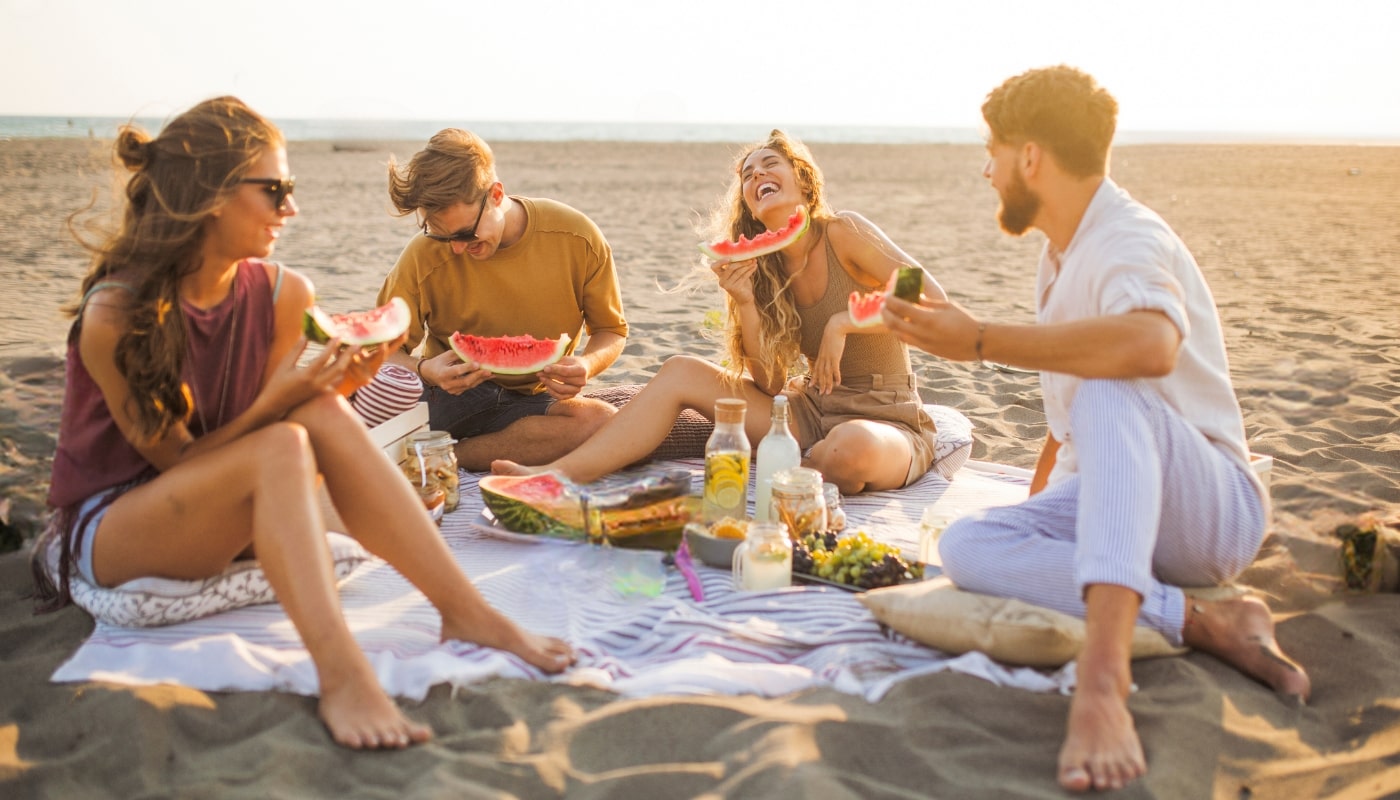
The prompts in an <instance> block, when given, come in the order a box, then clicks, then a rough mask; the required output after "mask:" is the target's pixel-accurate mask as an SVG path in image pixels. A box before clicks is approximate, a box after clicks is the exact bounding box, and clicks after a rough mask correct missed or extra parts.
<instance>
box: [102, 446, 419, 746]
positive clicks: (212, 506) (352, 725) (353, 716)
mask: <svg viewBox="0 0 1400 800" xmlns="http://www.w3.org/2000/svg"><path fill="white" fill-rule="evenodd" d="M315 477H316V463H315V459H314V457H313V454H312V452H311V448H310V446H309V444H308V441H307V437H306V432H305V431H304V430H303V429H302V428H300V427H298V426H296V425H288V424H285V423H279V424H275V425H270V426H268V427H266V428H263V429H262V430H259V431H256V432H254V433H250V434H248V435H247V436H244V437H242V438H241V439H239V440H237V441H235V442H232V443H230V444H229V445H227V446H226V447H222V448H219V449H218V450H216V451H213V452H210V453H207V454H205V455H202V456H200V457H198V458H195V459H192V460H191V461H189V462H187V463H185V464H181V465H179V466H177V467H175V468H174V469H171V470H169V471H168V472H166V473H164V474H162V475H161V476H159V477H157V478H156V479H155V480H153V481H151V482H150V483H147V484H144V485H142V486H139V487H137V488H135V489H133V490H131V491H130V492H127V493H126V494H125V495H123V496H122V497H121V498H119V499H118V500H117V501H116V502H114V503H113V505H112V507H111V509H110V510H109V511H108V512H107V515H106V517H104V519H103V521H102V524H101V525H100V526H99V529H98V533H97V536H96V537H95V539H94V542H93V567H94V571H95V572H96V573H97V577H98V579H99V580H100V581H101V582H102V583H103V584H105V585H115V584H118V583H121V582H124V581H126V580H130V579H132V578H136V577H141V576H160V577H171V578H184V579H195V578H204V577H209V576H211V575H215V574H218V573H219V572H220V571H222V570H223V569H224V568H225V567H227V566H228V564H229V563H230V562H232V560H233V559H234V558H235V557H236V556H237V555H238V554H239V553H240V552H242V551H243V550H245V549H246V548H247V546H248V545H249V544H250V543H251V544H252V545H253V547H254V549H255V550H256V551H257V554H258V559H259V561H260V563H261V565H262V568H263V571H264V572H265V573H266V575H267V579H268V583H269V584H270V585H271V586H272V588H273V591H275V592H276V594H277V599H278V601H279V602H280V603H281V604H282V607H283V608H284V609H285V610H286V612H287V616H288V618H290V619H291V621H292V624H293V625H294V626H295V627H296V629H297V632H298V634H300V636H301V638H302V642H303V643H304V644H305V645H306V649H307V652H308V653H310V655H311V659H312V661H313V662H314V663H315V665H316V671H317V676H318V678H319V681H320V695H321V699H320V704H319V708H318V711H319V714H320V716H321V719H322V720H323V721H324V722H325V724H326V727H327V728H328V729H329V730H330V733H331V736H332V738H334V739H335V741H336V742H338V743H340V744H343V745H346V746H348V747H355V748H359V747H404V746H407V745H409V744H411V743H413V742H421V741H425V740H427V739H428V738H429V737H430V735H431V734H430V731H429V730H428V729H427V728H426V727H424V726H421V725H417V724H415V723H413V722H412V721H410V720H409V719H408V718H407V717H405V716H404V715H403V712H402V711H400V710H399V708H398V706H396V705H395V704H394V702H393V700H391V699H390V698H389V696H388V695H386V694H385V693H384V691H383V689H382V688H381V687H380V685H379V682H378V679H377V678H376V677H375V674H374V671H373V669H372V668H371V666H370V664H369V660H368V659H367V658H366V657H365V655H364V652H363V651H361V650H360V647H359V644H358V643H357V642H356V641H355V639H354V637H353V636H352V635H351V633H350V629H349V627H348V626H347V625H346V624H345V617H344V615H343V613H342V611H341V607H340V598H339V595H338V593H337V591H336V586H335V579H334V573H333V571H332V564H331V556H330V549H329V547H328V546H327V544H326V539H325V535H324V530H325V528H324V526H323V524H322V522H321V517H320V510H319V509H318V508H317V506H316V504H315V493H314V486H315Z"/></svg>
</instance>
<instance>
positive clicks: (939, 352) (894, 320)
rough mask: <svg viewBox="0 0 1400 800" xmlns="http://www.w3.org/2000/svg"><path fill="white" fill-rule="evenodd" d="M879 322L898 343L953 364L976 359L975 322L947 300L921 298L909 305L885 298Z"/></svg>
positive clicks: (889, 296)
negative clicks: (900, 342) (903, 343)
mask: <svg viewBox="0 0 1400 800" xmlns="http://www.w3.org/2000/svg"><path fill="white" fill-rule="evenodd" d="M880 319H881V320H882V321H884V323H885V327H886V328H889V329H890V332H891V333H893V334H894V335H895V336H897V337H899V339H900V341H902V342H905V343H906V344H910V345H913V346H914V347H917V348H919V349H920V350H923V351H924V352H926V353H929V354H931V355H935V356H940V357H942V358H949V359H953V360H955V361H972V360H974V359H976V358H977V325H978V323H977V320H976V319H974V318H973V317H972V315H971V314H969V313H967V311H965V310H964V309H963V308H962V306H959V305H958V304H957V303H954V302H952V301H951V300H935V299H933V298H931V297H929V296H927V295H924V296H922V297H920V298H919V302H918V303H910V302H907V301H905V300H900V299H899V298H898V297H895V296H894V295H892V294H891V295H886V296H885V306H884V308H883V309H881V311H880Z"/></svg>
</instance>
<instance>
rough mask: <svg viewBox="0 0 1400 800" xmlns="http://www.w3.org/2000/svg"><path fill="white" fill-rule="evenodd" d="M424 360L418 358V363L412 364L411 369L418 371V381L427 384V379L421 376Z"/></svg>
mask: <svg viewBox="0 0 1400 800" xmlns="http://www.w3.org/2000/svg"><path fill="white" fill-rule="evenodd" d="M424 360H425V359H422V358H420V359H418V363H417V364H415V365H414V366H413V371H414V372H416V373H418V381H419V382H420V383H422V384H423V385H424V386H427V385H428V379H427V378H424V377H423V361H424Z"/></svg>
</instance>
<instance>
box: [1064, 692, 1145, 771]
mask: <svg viewBox="0 0 1400 800" xmlns="http://www.w3.org/2000/svg"><path fill="white" fill-rule="evenodd" d="M1146 773H1147V759H1146V757H1144V756H1143V754H1142V743H1141V742H1140V741H1139V740H1138V735H1137V729H1136V728H1135V727H1134V726H1133V718H1132V715H1131V714H1129V713H1128V703H1127V701H1126V700H1124V699H1123V698H1122V697H1120V696H1119V695H1118V694H1117V693H1116V692H1112V691H1098V690H1093V689H1089V688H1087V687H1084V686H1079V687H1078V688H1076V689H1075V691H1074V699H1073V700H1072V701H1071V702H1070V706H1069V722H1068V724H1067V725H1066V732H1065V743H1064V745H1062V746H1061V747H1060V761H1059V780H1060V785H1061V786H1063V787H1065V788H1066V789H1069V790H1070V791H1072V792H1084V791H1088V790H1089V789H1121V788H1122V787H1124V786H1127V785H1128V784H1129V783H1130V782H1132V781H1134V780H1136V779H1137V778H1140V777H1142V776H1143V775H1144V774H1146Z"/></svg>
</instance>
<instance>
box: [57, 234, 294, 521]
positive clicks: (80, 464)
mask: <svg viewBox="0 0 1400 800" xmlns="http://www.w3.org/2000/svg"><path fill="white" fill-rule="evenodd" d="M277 269H278V273H277V275H278V282H279V283H280V282H281V267H280V266H278V268H277ZM111 286H122V287H125V288H128V289H132V288H134V287H132V286H131V285H130V284H128V283H123V282H121V281H110V282H106V283H103V284H99V285H98V286H95V287H94V288H93V290H92V291H90V292H88V295H89V296H91V294H92V293H93V291H97V290H98V289H102V288H108V287H111ZM274 291H275V290H274V287H273V286H272V284H271V282H270V281H268V278H267V269H266V268H265V266H264V264H263V262H261V261H254V260H248V261H243V262H241V263H240V264H239V265H238V274H237V275H236V276H235V278H234V282H233V291H231V292H229V295H228V297H226V298H224V300H223V301H222V302H220V303H219V304H218V305H216V306H214V307H212V308H208V309H199V308H195V307H194V306H192V305H190V304H188V303H183V302H182V303H181V304H180V305H181V310H182V311H183V312H184V315H185V333H186V338H187V339H188V343H189V351H188V353H187V355H186V358H185V364H184V369H183V372H182V377H183V379H184V381H185V383H187V384H188V385H189V387H190V392H191V394H192V396H193V400H194V410H193V411H192V412H191V414H190V419H189V421H188V423H187V427H188V428H189V430H190V433H191V435H193V436H195V437H196V438H197V437H200V436H203V435H204V434H206V433H208V432H209V431H212V430H216V429H218V428H219V427H221V426H222V425H225V424H227V423H228V422H229V421H231V420H233V419H234V418H235V417H237V416H238V415H239V414H241V413H243V412H244V411H245V410H247V408H248V407H249V406H250V405H252V403H253V398H255V397H257V395H258V391H259V390H260V389H261V388H262V380H263V373H264V371H265V369H266V367H267V360H268V354H269V352H270V351H271V348H272V327H273V305H274V303H275V297H274ZM87 301H88V298H87V297H84V298H83V309H82V310H80V311H79V313H78V318H77V320H75V321H74V323H73V326H72V328H71V329H70V330H69V333H68V354H67V363H66V365H65V369H64V395H63V412H62V415H61V417H60V420H59V428H58V448H57V450H56V452H55V453H54V460H53V473H52V478H51V480H50V483H49V498H48V502H49V505H50V506H51V507H53V508H55V509H65V508H67V509H70V510H71V508H72V507H74V506H76V505H78V504H80V503H82V502H83V501H84V500H86V499H87V498H89V497H91V496H93V495H95V494H97V493H98V492H102V491H105V490H107V489H111V488H113V487H116V486H122V485H124V484H131V483H137V482H140V481H143V480H147V479H149V478H151V477H153V476H154V475H155V473H156V470H155V467H153V466H152V465H151V463H150V462H148V461H147V460H146V459H145V458H144V457H142V455H141V454H140V453H139V452H137V450H136V448H134V447H132V446H131V443H130V442H128V441H127V439H126V437H125V436H123V435H122V433H121V431H120V430H118V428H117V424H116V421H115V420H113V419H112V414H111V412H110V411H109V410H108V408H107V402H106V400H105V399H104V398H103V397H102V391H101V389H99V388H98V386H97V383H96V382H95V381H93V379H92V376H91V375H90V374H88V371H87V368H86V367H85V366H84V365H83V360H82V357H81V355H80V354H79V352H78V333H79V330H80V328H81V325H82V314H83V311H85V310H86V306H87ZM206 425H207V428H208V429H207V430H206Z"/></svg>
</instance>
